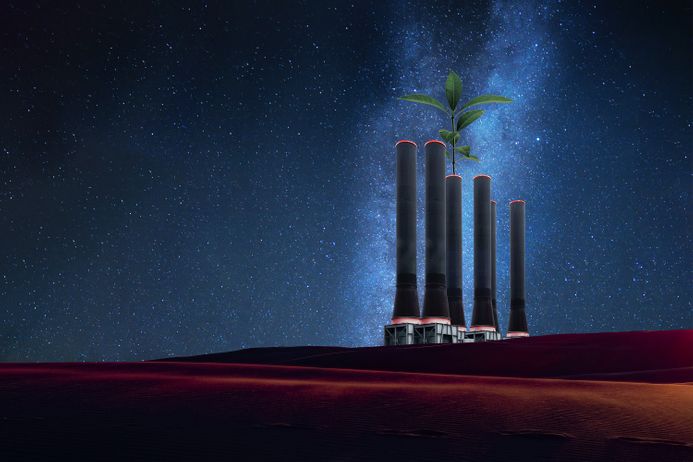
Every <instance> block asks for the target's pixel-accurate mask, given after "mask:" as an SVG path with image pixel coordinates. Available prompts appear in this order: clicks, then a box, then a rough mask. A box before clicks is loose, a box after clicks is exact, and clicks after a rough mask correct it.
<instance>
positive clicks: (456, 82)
mask: <svg viewBox="0 0 693 462" xmlns="http://www.w3.org/2000/svg"><path fill="white" fill-rule="evenodd" d="M445 96H446V97H447V99H448V105H449V106H450V109H452V110H453V111H454V110H455V108H456V107H457V103H458V102H459V101H460V97H461V96H462V80H461V79H460V76H459V75H457V74H455V72H454V71H450V73H449V74H448V79H447V80H446V81H445Z"/></svg>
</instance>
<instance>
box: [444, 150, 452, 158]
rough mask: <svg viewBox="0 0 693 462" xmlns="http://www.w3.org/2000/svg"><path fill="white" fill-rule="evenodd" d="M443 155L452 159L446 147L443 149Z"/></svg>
mask: <svg viewBox="0 0 693 462" xmlns="http://www.w3.org/2000/svg"><path fill="white" fill-rule="evenodd" d="M445 157H447V158H448V159H450V160H452V156H451V155H450V151H448V150H447V149H446V150H445Z"/></svg>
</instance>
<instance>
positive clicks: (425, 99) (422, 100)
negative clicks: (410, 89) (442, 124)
mask: <svg viewBox="0 0 693 462" xmlns="http://www.w3.org/2000/svg"><path fill="white" fill-rule="evenodd" d="M398 99H401V100H402V101H409V102H412V103H419V104H428V105H429V106H433V107H435V108H438V109H440V110H441V111H443V112H444V113H446V114H448V110H447V109H445V106H443V103H441V102H440V101H438V100H437V99H435V98H433V97H431V96H426V95H418V94H414V95H407V96H402V97H401V98H398Z"/></svg>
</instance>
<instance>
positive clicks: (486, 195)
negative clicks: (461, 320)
mask: <svg viewBox="0 0 693 462" xmlns="http://www.w3.org/2000/svg"><path fill="white" fill-rule="evenodd" d="M470 330H472V331H490V332H494V331H495V330H496V328H495V325H494V323H493V305H492V303H491V177H490V176H488V175H477V176H475V177H474V311H473V314H472V327H471V328H470Z"/></svg>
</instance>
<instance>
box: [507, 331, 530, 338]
mask: <svg viewBox="0 0 693 462" xmlns="http://www.w3.org/2000/svg"><path fill="white" fill-rule="evenodd" d="M505 337H506V338H521V337H529V333H527V332H508V333H507V334H505Z"/></svg>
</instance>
